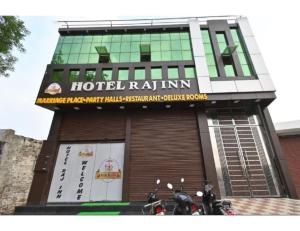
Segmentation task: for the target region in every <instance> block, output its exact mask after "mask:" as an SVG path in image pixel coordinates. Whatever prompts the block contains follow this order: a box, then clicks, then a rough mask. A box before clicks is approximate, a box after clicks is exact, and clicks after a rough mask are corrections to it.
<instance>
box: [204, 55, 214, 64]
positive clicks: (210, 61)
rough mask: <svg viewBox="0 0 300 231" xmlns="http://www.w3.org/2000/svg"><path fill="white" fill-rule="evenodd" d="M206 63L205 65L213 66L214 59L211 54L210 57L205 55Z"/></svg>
mask: <svg viewBox="0 0 300 231" xmlns="http://www.w3.org/2000/svg"><path fill="white" fill-rule="evenodd" d="M206 62H207V65H215V64H216V63H215V57H214V55H213V54H211V55H206Z"/></svg>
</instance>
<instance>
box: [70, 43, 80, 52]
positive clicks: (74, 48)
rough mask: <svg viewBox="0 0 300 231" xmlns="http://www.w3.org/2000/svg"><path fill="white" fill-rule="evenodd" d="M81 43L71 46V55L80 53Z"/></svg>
mask: <svg viewBox="0 0 300 231" xmlns="http://www.w3.org/2000/svg"><path fill="white" fill-rule="evenodd" d="M80 49H81V43H73V44H72V46H71V53H80Z"/></svg>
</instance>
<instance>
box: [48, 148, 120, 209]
mask: <svg viewBox="0 0 300 231" xmlns="http://www.w3.org/2000/svg"><path fill="white" fill-rule="evenodd" d="M123 163H124V143H106V144H103V143H96V144H61V145H60V148H59V152H58V157H57V161H56V165H55V169H54V174H53V178H52V182H51V187H50V192H49V196H48V202H49V203H51V202H55V203H57V202H87V201H109V200H111V201H121V200H122V183H123Z"/></svg>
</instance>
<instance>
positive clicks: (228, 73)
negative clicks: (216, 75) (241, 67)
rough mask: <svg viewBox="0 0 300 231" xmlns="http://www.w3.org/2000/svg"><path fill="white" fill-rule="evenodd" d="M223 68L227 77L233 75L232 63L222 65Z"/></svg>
mask: <svg viewBox="0 0 300 231" xmlns="http://www.w3.org/2000/svg"><path fill="white" fill-rule="evenodd" d="M224 69H225V74H226V76H227V77H234V76H235V72H234V68H233V65H224Z"/></svg>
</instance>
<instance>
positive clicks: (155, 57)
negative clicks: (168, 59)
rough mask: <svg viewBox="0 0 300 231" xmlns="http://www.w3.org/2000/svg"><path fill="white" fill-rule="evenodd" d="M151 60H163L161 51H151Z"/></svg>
mask: <svg viewBox="0 0 300 231" xmlns="http://www.w3.org/2000/svg"><path fill="white" fill-rule="evenodd" d="M151 61H161V53H160V52H159V51H154V52H151Z"/></svg>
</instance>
